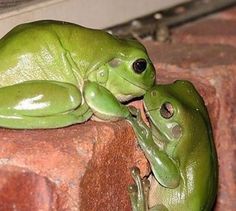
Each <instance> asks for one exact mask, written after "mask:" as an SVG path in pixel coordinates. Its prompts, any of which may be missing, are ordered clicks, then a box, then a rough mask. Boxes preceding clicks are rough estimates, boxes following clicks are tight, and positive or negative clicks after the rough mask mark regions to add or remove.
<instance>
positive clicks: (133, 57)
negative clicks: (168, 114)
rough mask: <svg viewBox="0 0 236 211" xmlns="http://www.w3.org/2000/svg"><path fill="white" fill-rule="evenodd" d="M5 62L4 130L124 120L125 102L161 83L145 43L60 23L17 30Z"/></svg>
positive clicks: (0, 71) (0, 114) (0, 50)
mask: <svg viewBox="0 0 236 211" xmlns="http://www.w3.org/2000/svg"><path fill="white" fill-rule="evenodd" d="M0 61H1V63H0V99H1V101H0V126H1V127H8V128H58V127H64V126H67V125H71V124H75V123H81V122H84V121H86V120H88V119H89V118H90V117H91V116H92V115H94V116H95V117H97V118H99V119H102V120H110V121H112V120H117V119H119V118H124V117H126V116H127V115H129V112H128V111H127V109H125V108H123V107H124V105H122V104H120V103H119V102H122V101H128V100H130V99H133V98H135V97H140V96H142V95H144V94H145V93H146V91H147V90H149V89H150V88H151V87H152V85H153V83H154V80H155V71H154V67H153V65H152V63H151V61H150V59H149V57H148V55H147V52H146V50H145V48H144V47H143V46H142V45H141V44H140V43H138V42H136V41H133V40H121V39H118V38H116V37H114V36H112V35H110V34H108V33H106V32H104V31H101V30H94V29H88V28H84V27H81V26H78V25H75V24H71V23H66V22H59V21H39V22H33V23H28V24H23V25H20V26H17V27H15V28H14V29H13V30H12V31H10V32H9V33H8V34H7V35H5V37H3V38H2V39H1V40H0Z"/></svg>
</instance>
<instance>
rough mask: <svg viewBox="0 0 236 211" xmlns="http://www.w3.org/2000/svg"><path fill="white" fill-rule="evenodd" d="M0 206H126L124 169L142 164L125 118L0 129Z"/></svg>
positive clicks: (126, 172)
mask: <svg viewBox="0 0 236 211" xmlns="http://www.w3.org/2000/svg"><path fill="white" fill-rule="evenodd" d="M0 146H1V149H0V165H1V168H0V176H1V180H0V187H1V191H0V210H20V211H21V210H23V211H24V210H34V211H37V210H43V211H46V210H72V211H73V210H85V211H87V210H91V211H92V210H130V203H129V197H128V194H127V185H128V184H130V183H131V182H132V180H131V177H130V172H129V169H130V168H131V167H132V166H133V165H138V166H140V167H141V169H142V170H143V173H147V170H148V168H147V163H146V160H145V159H144V156H143V154H142V153H141V152H140V151H139V150H137V149H138V148H137V145H136V143H135V139H134V134H133V132H132V129H131V128H130V126H129V124H128V123H126V122H124V121H123V122H116V123H98V122H92V121H90V122H88V123H86V124H81V125H76V126H71V127H67V128H62V129H57V130H21V131H20V130H7V129H0Z"/></svg>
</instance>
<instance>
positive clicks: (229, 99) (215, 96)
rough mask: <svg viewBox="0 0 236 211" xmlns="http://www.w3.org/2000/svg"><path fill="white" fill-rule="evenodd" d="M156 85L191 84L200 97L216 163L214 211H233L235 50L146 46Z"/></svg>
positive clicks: (235, 203) (235, 182) (206, 46)
mask: <svg viewBox="0 0 236 211" xmlns="http://www.w3.org/2000/svg"><path fill="white" fill-rule="evenodd" d="M146 46H147V47H148V49H149V53H150V55H151V57H152V60H153V61H154V63H155V67H156V69H157V71H158V74H157V81H158V83H167V82H168V83H169V82H172V81H175V80H177V79H187V80H190V81H192V82H193V83H194V84H195V86H196V87H197V89H198V91H199V92H200V93H201V95H202V96H203V98H204V100H205V103H206V105H207V107H208V111H209V114H210V118H211V121H212V126H213V133H214V138H215V144H216V147H217V153H218V159H219V191H218V198H217V202H216V206H215V210H217V211H221V210H227V211H233V210H235V209H236V200H235V197H236V164H235V158H236V156H235V155H236V141H235V139H236V136H235V135H236V132H235V131H236V127H235V125H236V108H235V105H236V92H235V90H236V60H235V59H234V58H236V48H234V47H231V46H228V45H211V44H204V45H203V44H202V45H200V44H183V43H178V44H154V43H146Z"/></svg>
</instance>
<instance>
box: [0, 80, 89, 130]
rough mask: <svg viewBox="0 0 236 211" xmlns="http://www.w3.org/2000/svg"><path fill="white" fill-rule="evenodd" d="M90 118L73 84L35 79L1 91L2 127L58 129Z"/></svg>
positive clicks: (0, 112)
mask: <svg viewBox="0 0 236 211" xmlns="http://www.w3.org/2000/svg"><path fill="white" fill-rule="evenodd" d="M91 115H92V111H91V110H90V109H89V107H88V105H87V104H86V103H83V102H82V96H81V93H80V90H79V89H78V88H77V87H76V86H74V85H73V84H70V83H64V82H58V81H40V80H35V81H27V82H23V83H19V84H15V85H11V86H6V87H1V88H0V126H1V127H7V128H16V129H34V128H58V127H64V126H68V125H71V124H75V123H80V122H84V121H86V120H87V119H89V118H90V117H91Z"/></svg>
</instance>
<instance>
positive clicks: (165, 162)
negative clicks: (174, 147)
mask: <svg viewBox="0 0 236 211" xmlns="http://www.w3.org/2000/svg"><path fill="white" fill-rule="evenodd" d="M127 120H128V121H129V122H130V123H131V125H132V127H133V129H134V132H135V134H136V137H137V139H138V143H139V145H140V147H141V148H142V150H143V152H144V154H145V156H146V157H147V159H148V161H149V163H150V165H151V169H152V172H153V174H154V176H155V178H156V179H157V181H158V182H159V183H160V184H161V185H162V186H164V187H167V188H176V187H177V186H178V185H179V182H180V172H179V170H178V167H177V164H176V163H175V162H174V161H173V160H172V159H171V158H170V157H169V156H168V155H167V154H166V152H165V151H163V150H160V148H159V147H158V145H157V144H156V143H155V141H154V140H153V137H152V131H151V129H150V128H149V127H148V126H147V125H146V124H145V123H144V122H143V120H142V118H141V115H140V112H138V113H137V117H133V116H129V117H128V118H127Z"/></svg>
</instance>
